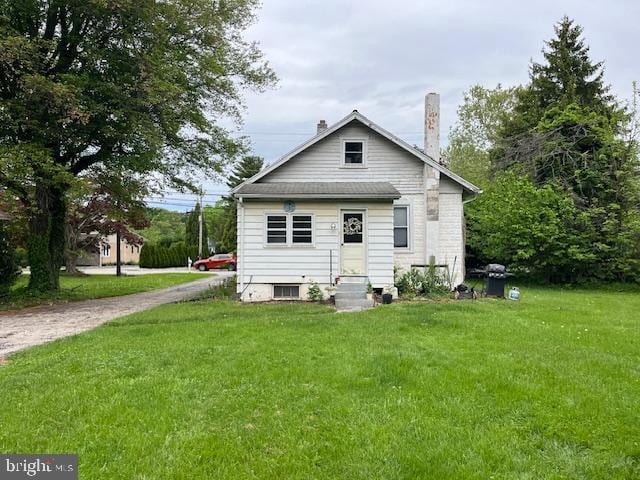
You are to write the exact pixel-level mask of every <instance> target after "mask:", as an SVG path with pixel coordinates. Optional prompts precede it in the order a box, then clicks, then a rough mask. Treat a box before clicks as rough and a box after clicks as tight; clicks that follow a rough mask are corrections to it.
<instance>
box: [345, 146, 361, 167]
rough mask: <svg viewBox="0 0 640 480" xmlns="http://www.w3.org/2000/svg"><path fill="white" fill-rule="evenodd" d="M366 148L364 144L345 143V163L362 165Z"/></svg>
mask: <svg viewBox="0 0 640 480" xmlns="http://www.w3.org/2000/svg"><path fill="white" fill-rule="evenodd" d="M363 150H364V146H363V143H362V142H344V163H345V164H347V165H352V164H356V165H361V164H362V161H363Z"/></svg>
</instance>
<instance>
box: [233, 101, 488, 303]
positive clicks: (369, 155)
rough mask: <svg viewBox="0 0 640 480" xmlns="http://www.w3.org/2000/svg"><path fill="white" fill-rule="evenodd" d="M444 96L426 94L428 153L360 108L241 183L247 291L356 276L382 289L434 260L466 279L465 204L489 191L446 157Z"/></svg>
mask: <svg viewBox="0 0 640 480" xmlns="http://www.w3.org/2000/svg"><path fill="white" fill-rule="evenodd" d="M439 103H440V99H439V95H437V94H428V95H427V96H426V98H425V153H423V152H422V151H421V150H419V149H417V148H415V147H412V146H411V145H409V144H407V143H406V142H404V141H402V140H400V139H399V138H397V137H396V136H394V135H393V134H391V133H389V132H388V131H386V130H384V129H383V128H382V127H380V126H378V125H376V124H375V123H373V122H372V121H371V120H369V119H368V118H366V117H365V116H364V115H362V114H360V113H358V111H356V110H354V111H353V112H352V113H351V114H349V115H347V116H346V117H345V118H343V119H342V120H340V121H339V122H338V123H336V124H335V125H332V126H330V127H328V126H327V125H326V123H325V122H324V121H323V120H321V121H320V123H319V124H318V131H317V135H316V136H314V137H313V138H311V139H310V140H308V141H307V142H305V143H303V144H302V145H300V146H299V147H297V148H296V149H295V150H293V151H292V152H290V153H288V154H287V155H285V156H284V157H282V158H281V159H280V160H278V161H277V162H275V163H274V164H272V165H270V166H269V167H267V168H265V169H264V170H262V171H261V172H260V173H258V174H257V175H255V176H253V177H252V178H250V179H248V180H247V181H246V182H244V183H243V184H241V185H239V186H238V187H236V188H235V189H233V190H232V193H233V195H234V197H235V198H236V199H237V201H238V249H237V250H238V251H237V257H238V265H237V271H238V292H239V293H241V298H242V299H243V300H245V301H260V300H270V299H284V298H306V295H307V291H308V287H309V285H310V283H312V282H317V283H318V284H319V285H320V287H321V289H322V290H323V292H325V287H327V286H329V285H331V284H334V283H335V281H336V277H346V276H367V277H368V280H369V282H370V283H371V285H372V287H373V288H374V289H381V288H384V287H385V286H391V285H393V283H394V267H397V268H400V269H401V270H404V271H406V270H409V269H410V268H411V267H412V266H418V267H421V266H425V265H428V264H429V263H434V264H435V265H438V268H439V269H441V270H442V271H443V273H445V274H447V275H448V276H449V278H451V279H452V283H453V285H457V284H459V283H460V282H462V280H463V279H464V274H465V270H464V247H465V246H464V218H463V205H464V203H465V202H467V201H469V200H471V199H473V198H474V197H475V195H477V194H478V193H479V192H480V190H479V189H478V187H476V186H474V185H472V184H471V183H469V182H467V181H466V180H464V179H463V178H461V177H459V176H458V175H456V174H454V173H453V172H451V171H450V170H448V169H447V168H446V167H444V166H443V165H441V164H440V163H439V161H438V160H439V157H440V138H439V137H440V132H439V128H440V127H439V123H440V122H439V114H440V105H439ZM325 295H326V293H325Z"/></svg>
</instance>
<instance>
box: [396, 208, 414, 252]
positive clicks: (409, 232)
mask: <svg viewBox="0 0 640 480" xmlns="http://www.w3.org/2000/svg"><path fill="white" fill-rule="evenodd" d="M396 208H404V209H406V211H407V225H406V227H405V226H398V227H396V223H395V219H396V215H395V210H396ZM411 218H412V217H411V205H409V204H407V203H398V204H395V203H394V204H393V249H394V250H399V251H401V252H410V251H412V241H411V236H412V228H411ZM396 228H406V229H407V246H406V247H396V240H395V238H396V233H395V232H396Z"/></svg>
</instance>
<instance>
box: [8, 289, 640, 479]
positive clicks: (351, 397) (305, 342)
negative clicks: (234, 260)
mask: <svg viewBox="0 0 640 480" xmlns="http://www.w3.org/2000/svg"><path fill="white" fill-rule="evenodd" d="M0 405H2V408H1V409H0V425H2V428H1V429H0V451H2V452H22V453H28V452H75V453H78V454H79V458H80V477H81V478H87V479H89V478H91V479H122V478H126V479H139V480H141V479H194V478H203V479H210V478H211V479H213V478H216V479H218V478H228V479H239V478H266V479H277V478H299V479H309V478H318V479H333V478H340V479H344V478H359V479H378V478H389V479H396V478H406V479H415V478H425V479H448V478H451V479H460V478H477V479H489V478H494V479H532V480H533V479H536V480H537V479H548V478H569V479H633V478H640V291H639V290H632V289H630V290H628V291H621V292H616V291H614V290H608V291H603V290H559V289H558V290H555V289H543V288H524V289H523V290H522V300H521V301H520V302H517V303H516V302H509V301H496V300H482V301H477V302H474V303H472V302H460V303H453V302H445V303H439V304H436V303H411V304H395V305H389V306H383V307H379V308H377V309H375V310H373V311H368V312H362V313H353V314H335V313H332V311H331V310H330V308H328V307H325V306H319V305H304V304H302V305H292V304H283V305H237V304H233V303H228V302H218V303H214V302H197V303H184V304H176V305H166V306H162V307H159V308H156V309H154V310H150V311H147V312H143V313H139V314H136V315H133V316H131V317H128V318H124V319H120V320H117V321H114V322H111V323H109V324H107V325H105V326H103V327H101V328H99V329H97V330H94V331H92V332H88V333H85V334H82V335H79V336H76V337H73V338H69V339H65V340H62V341H58V342H55V343H52V344H49V345H45V346H42V347H38V348H34V349H32V350H30V351H27V352H23V353H20V354H17V355H15V356H14V357H11V359H10V362H9V363H8V364H7V365H5V366H3V367H0Z"/></svg>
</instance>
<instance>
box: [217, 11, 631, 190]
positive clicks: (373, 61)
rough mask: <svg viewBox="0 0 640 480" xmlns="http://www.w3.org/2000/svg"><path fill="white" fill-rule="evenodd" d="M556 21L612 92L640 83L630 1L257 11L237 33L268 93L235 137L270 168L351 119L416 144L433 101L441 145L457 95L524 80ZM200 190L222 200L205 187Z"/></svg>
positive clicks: (249, 102) (255, 101)
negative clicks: (570, 32)
mask: <svg viewBox="0 0 640 480" xmlns="http://www.w3.org/2000/svg"><path fill="white" fill-rule="evenodd" d="M563 15H568V16H570V17H571V18H574V19H575V20H576V21H577V22H578V23H579V24H581V25H582V26H583V27H584V36H585V38H586V40H587V43H588V44H589V45H590V47H591V54H592V58H593V59H595V60H604V61H605V67H606V71H605V75H606V80H607V82H608V83H610V84H611V85H612V88H613V91H614V93H616V94H617V95H619V96H621V97H628V96H629V94H630V91H631V82H632V81H633V80H640V64H639V63H638V50H637V49H638V46H639V45H640V26H639V24H638V21H639V20H640V1H638V0H607V1H602V0H569V1H568V0H537V1H535V2H534V1H527V2H521V1H515V0H509V1H507V0H483V1H478V0H475V1H472V0H445V1H440V2H436V1H433V0H428V1H420V0H395V1H389V0H352V1H338V0H314V1H308V0H297V1H296V0H265V1H264V3H263V5H262V7H261V9H260V10H259V11H258V12H257V16H258V20H257V22H256V24H255V25H253V26H252V27H251V28H250V30H249V31H248V32H247V36H248V38H250V39H253V40H256V41H258V42H259V43H260V45H261V48H262V50H263V52H264V53H265V55H266V57H267V59H268V60H269V62H270V63H271V66H272V67H273V69H274V70H275V71H276V73H277V74H278V77H279V79H280V80H279V84H278V86H277V87H276V88H275V89H273V90H270V91H267V92H266V93H262V94H259V95H256V94H251V93H250V94H247V96H246V106H247V109H246V113H245V122H244V125H243V126H242V127H241V132H242V133H244V134H246V135H247V136H248V137H250V139H251V141H252V146H253V150H254V153H256V154H258V155H261V156H263V157H265V159H266V161H267V162H268V163H271V162H273V161H275V160H277V158H279V157H280V156H281V155H283V154H285V153H287V152H288V151H289V150H291V149H292V148H293V147H295V146H296V145H298V144H300V143H302V142H303V141H304V140H306V139H307V138H308V137H310V136H311V135H313V134H314V132H315V125H316V123H317V121H318V120H319V119H325V120H327V122H328V123H329V124H331V123H333V122H336V121H337V120H339V119H340V118H342V117H343V116H345V115H346V114H348V113H349V112H350V111H351V110H353V109H354V108H357V109H358V110H359V111H360V112H361V113H363V114H365V115H366V116H368V117H369V118H371V119H372V120H373V121H375V122H377V123H379V124H380V125H381V126H383V127H384V128H386V129H387V130H389V131H391V132H393V133H395V134H396V135H398V136H399V137H401V138H403V139H405V140H406V141H408V142H410V143H412V144H414V143H415V144H418V145H421V143H422V116H423V101H424V94H425V93H427V92H432V91H434V92H439V93H440V94H441V96H442V100H441V101H442V112H441V118H442V137H443V138H442V141H443V143H444V144H446V141H447V139H446V137H447V135H446V134H447V132H448V130H449V127H450V126H451V125H452V124H453V123H454V122H455V114H456V107H457V106H458V104H459V103H460V101H461V99H462V94H463V91H464V90H466V89H467V88H469V86H471V85H473V84H481V85H484V86H487V87H494V86H495V85H496V84H498V83H501V84H503V85H516V84H520V83H523V82H525V81H526V80H527V67H528V64H529V61H530V59H532V58H533V59H534V60H539V59H540V58H541V53H540V50H541V48H542V47H543V42H544V40H547V39H549V38H551V37H552V36H553V25H554V23H556V22H557V21H558V20H559V19H560V18H561V17H562V16H563ZM207 189H208V191H210V192H215V191H218V192H219V191H223V190H225V189H224V188H223V187H222V186H215V185H208V186H207Z"/></svg>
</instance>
